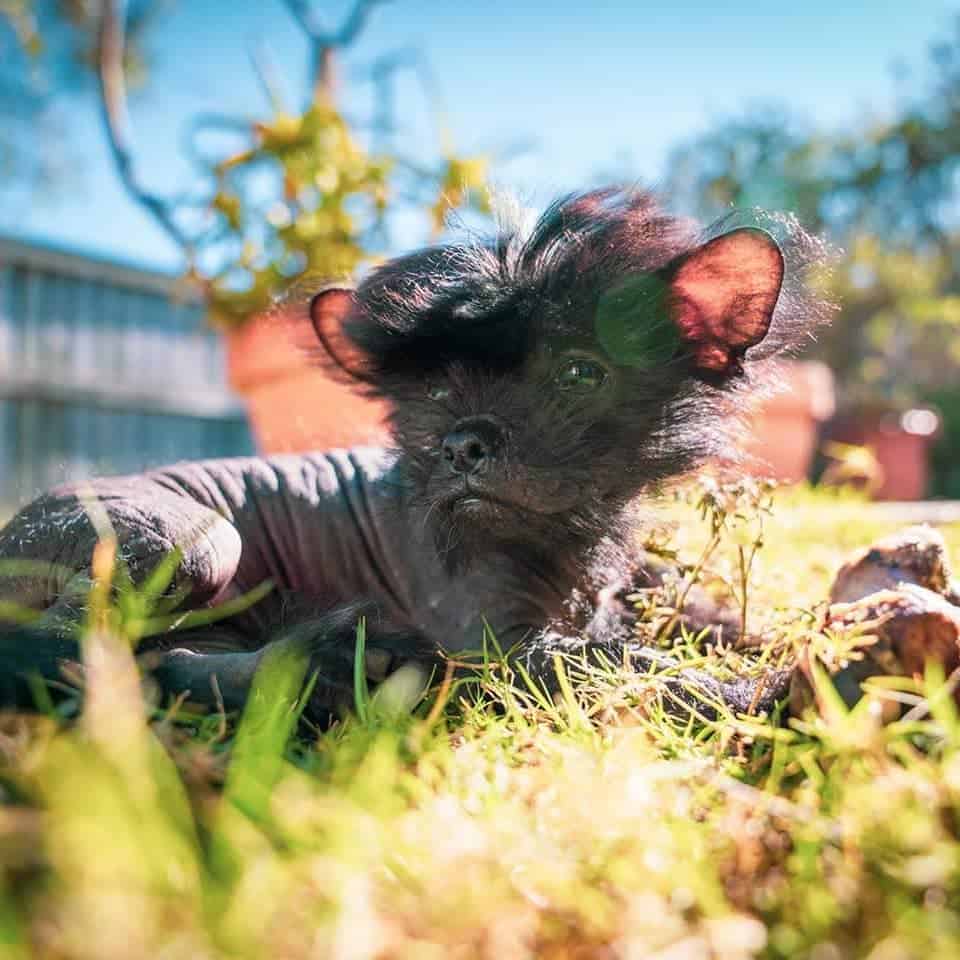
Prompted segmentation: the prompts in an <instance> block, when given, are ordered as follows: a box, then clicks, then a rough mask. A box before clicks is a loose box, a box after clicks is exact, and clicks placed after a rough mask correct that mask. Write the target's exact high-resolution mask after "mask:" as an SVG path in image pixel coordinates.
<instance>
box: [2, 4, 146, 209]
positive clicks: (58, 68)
mask: <svg viewBox="0 0 960 960" xmlns="http://www.w3.org/2000/svg"><path fill="white" fill-rule="evenodd" d="M163 6H165V4H163V3H151V2H141V3H139V4H135V5H133V6H132V7H131V9H130V11H129V13H128V23H129V26H128V42H127V48H126V62H127V74H128V82H129V83H130V84H131V85H132V86H133V87H134V88H135V89H136V88H139V86H140V84H141V83H142V82H143V80H144V78H145V75H146V60H145V55H144V48H143V43H142V40H143V37H144V34H145V32H146V30H147V27H148V26H149V24H150V23H151V22H152V21H153V20H154V19H155V17H156V15H157V14H158V12H159V11H160V10H161V9H162V7H163ZM96 10H97V5H96V4H93V3H84V2H82V0H0V112H2V115H3V118H4V123H3V126H2V127H0V197H2V199H3V211H4V213H5V214H6V215H7V216H15V213H14V212H13V211H15V210H16V209H17V208H18V207H19V206H20V203H21V202H27V201H34V200H36V198H38V197H45V196H47V195H51V194H52V196H53V198H54V199H55V198H56V196H57V193H58V190H59V189H61V188H68V187H71V186H75V180H74V178H72V177H71V172H72V171H73V170H74V169H75V165H76V162H77V161H76V157H74V156H72V155H71V152H70V150H69V149H68V146H67V145H68V144H69V142H70V113H71V111H70V109H69V107H70V102H71V100H75V98H77V97H82V96H89V95H90V93H91V92H92V91H93V88H94V74H93V72H92V69H91V68H92V67H93V65H94V64H95V60H96V27H97V16H96Z"/></svg>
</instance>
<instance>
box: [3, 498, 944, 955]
mask: <svg viewBox="0 0 960 960" xmlns="http://www.w3.org/2000/svg"><path fill="white" fill-rule="evenodd" d="M724 497H726V494H722V495H721V494H716V498H715V500H714V501H713V502H714V509H713V510H710V511H708V512H707V517H706V520H707V521H708V522H705V521H704V519H703V518H701V517H700V516H698V514H697V512H696V510H695V509H694V508H693V506H692V505H691V503H690V502H689V499H690V498H687V501H678V502H676V503H671V504H668V505H666V506H665V507H664V508H663V509H662V510H661V511H659V513H658V515H659V516H661V517H663V516H666V517H667V518H668V519H669V520H670V521H672V522H673V523H675V524H676V526H675V527H674V528H672V529H671V530H668V531H666V532H664V531H661V533H660V535H659V536H660V539H661V540H669V543H670V545H671V546H672V547H673V548H675V549H676V550H677V551H678V554H679V556H680V558H681V560H684V561H686V562H688V563H690V564H691V565H696V564H697V561H698V558H701V557H702V556H703V555H704V545H705V544H708V543H709V542H710V540H711V527H710V523H709V521H710V520H713V521H714V528H713V530H714V532H716V533H717V537H716V538H715V539H716V541H717V542H716V544H715V546H714V549H713V550H712V551H711V552H710V556H709V563H708V565H709V567H710V568H711V569H712V570H714V571H717V572H718V573H719V574H720V575H721V576H722V577H724V578H725V579H726V580H727V581H728V582H729V584H730V585H731V589H732V592H733V593H734V594H735V595H737V596H743V594H744V593H745V594H746V596H747V603H748V610H747V615H748V618H749V625H750V627H751V629H752V630H765V631H767V634H768V636H769V637H770V638H771V639H772V640H773V642H774V644H775V645H777V644H779V645H782V646H783V645H789V644H790V643H794V642H797V641H798V639H804V638H806V639H808V640H809V639H810V638H811V637H812V636H813V629H814V628H813V624H814V623H815V619H814V614H815V609H814V608H815V607H816V605H817V604H818V603H821V602H822V600H823V598H824V596H825V593H826V589H827V586H828V584H829V580H830V576H831V575H832V572H833V570H834V569H835V568H836V566H837V565H838V564H839V563H840V562H841V561H842V559H843V557H844V555H845V553H847V552H848V551H849V550H851V549H853V548H855V547H857V546H860V545H863V544H865V543H866V542H867V541H868V540H869V539H871V538H872V537H874V536H876V535H879V534H881V533H884V532H888V531H889V530H891V529H893V527H892V525H891V524H890V523H889V522H887V523H883V522H880V521H879V520H877V519H876V514H875V513H874V512H872V511H871V510H870V508H869V507H867V506H866V505H863V504H860V503H859V502H857V501H855V500H851V499H847V498H842V497H836V496H826V495H823V494H816V495H815V494H812V493H809V492H802V491H801V492H793V493H789V494H788V493H781V494H779V495H778V497H777V501H776V504H775V506H774V510H773V513H772V514H771V515H765V514H763V513H762V512H758V510H757V508H756V506H751V504H750V502H749V501H750V498H746V499H743V498H740V499H736V498H735V499H734V500H730V499H729V498H727V499H724ZM693 499H696V498H693ZM738 512H740V514H741V517H742V518H741V519H739V520H738V519H736V515H737V513H738ZM761 523H762V529H761ZM718 528H719V529H718ZM945 533H946V535H947V537H948V539H949V541H950V544H951V548H952V550H953V552H954V555H955V556H956V557H958V558H960V529H957V528H955V529H951V530H946V531H945ZM761 534H762V547H760V549H759V550H757V551H756V552H755V556H753V558H752V561H751V559H750V558H751V554H753V553H754V546H755V545H756V544H757V543H758V541H759V540H760V539H761ZM744 569H748V570H749V578H748V580H747V581H746V590H744V582H743V578H742V576H741V572H742V571H743V570H744ZM661 599H663V598H661ZM92 604H93V612H92V614H91V618H90V629H89V630H88V631H87V634H86V637H85V653H86V657H87V662H88V676H87V685H88V692H87V700H86V706H85V708H84V710H83V713H82V714H81V716H80V718H79V720H78V721H76V722H73V723H64V722H63V721H62V720H61V719H59V718H58V716H57V715H56V714H49V715H45V716H32V717H31V716H25V715H7V716H6V717H4V718H3V719H2V721H0V796H2V799H3V805H2V806H0V885H2V886H0V958H5V957H11V958H13V957H26V956H40V957H51V958H53V957H56V958H65V957H97V958H100V957H117V958H131V957H164V958H168V957H169V958H173V957H177V958H179V957H185V958H186V957H189V958H196V957H270V958H273V957H283V958H286V957H324V958H325V957H336V958H366V957H371V958H372V957H417V958H419V957H423V958H434V957H436V958H438V960H439V958H445V957H464V958H466V957H475V956H476V957H491V958H512V957H524V956H539V957H627V958H647V957H659V958H662V960H688V958H689V960H699V958H706V957H718V958H724V960H733V958H741V957H753V956H759V957H811V958H814V960H834V958H844V957H870V958H871V960H899V958H906V957H924V958H938V957H952V956H960V913H958V907H960V717H958V715H957V711H956V708H955V707H954V705H953V701H952V699H950V698H949V697H948V696H945V695H944V691H943V690H942V684H943V678H942V677H938V676H936V675H935V671H934V672H931V674H930V676H928V678H927V680H926V683H925V685H923V688H922V689H919V690H913V692H912V694H910V693H909V691H908V695H910V696H912V697H913V700H914V702H915V703H916V704H917V707H916V709H915V710H914V711H913V717H912V718H911V719H910V720H909V721H907V720H905V721H901V722H899V723H895V724H891V725H888V726H881V725H880V724H879V723H878V722H877V720H876V719H875V717H876V711H875V710H873V709H872V708H871V704H870V702H868V701H864V702H863V703H861V705H860V706H858V707H857V708H855V709H854V710H853V711H847V710H846V709H845V708H843V707H842V705H840V704H837V703H834V704H833V707H832V709H831V710H829V711H828V713H829V715H828V716H812V715H811V716H807V717H805V718H803V719H802V720H792V721H790V722H789V723H788V724H786V725H781V726H775V725H773V724H772V723H769V722H767V721H765V720H756V719H743V718H741V719H737V718H734V717H729V716H728V717H723V718H721V719H720V720H719V721H717V722H712V723H711V722H699V723H690V724H686V725H685V724H681V723H679V722H678V721H676V720H671V719H670V718H669V717H668V716H666V715H665V714H664V713H663V711H662V710H661V709H660V708H659V706H658V703H657V700H656V697H655V696H652V692H655V690H656V687H657V681H656V678H651V677H648V676H645V675H637V674H625V673H621V674H620V675H618V676H614V675H613V674H612V673H608V674H607V675H595V676H593V677H592V678H591V680H590V681H589V682H587V683H583V684H580V685H576V684H573V685H570V686H566V687H565V695H564V696H563V697H561V698H560V699H559V701H558V703H557V704H556V705H554V704H552V703H550V702H547V701H545V700H543V699H542V698H540V697H538V696H537V695H535V693H534V692H532V691H530V690H529V689H526V688H525V687H524V685H523V683H522V682H521V681H519V680H517V678H515V680H516V683H515V684H514V685H513V686H510V685H509V684H507V683H506V682H505V681H504V679H503V677H502V674H501V673H499V672H497V670H496V669H494V668H493V666H488V669H487V670H486V672H485V673H483V675H482V676H481V678H480V682H479V684H470V685H454V686H444V685H443V684H440V683H438V684H436V685H435V686H434V687H433V688H432V689H431V691H430V692H429V693H428V694H427V695H426V697H424V698H423V699H422V700H420V701H419V702H416V703H415V704H413V700H414V698H415V696H416V693H415V692H414V693H411V688H410V685H409V684H407V686H406V687H405V688H404V686H403V685H404V682H405V681H404V678H400V680H398V681H397V682H396V684H395V687H396V689H388V690H387V692H386V693H385V694H384V693H382V692H380V693H378V694H375V695H374V696H371V695H370V694H369V693H368V691H367V689H366V684H365V681H364V679H363V678H362V677H358V678H357V684H356V696H357V700H358V708H357V710H356V712H355V714H354V715H353V716H351V717H350V718H347V719H345V720H344V721H343V722H342V723H340V724H338V725H336V726H335V727H334V728H333V729H332V730H330V731H328V732H325V733H322V734H317V735H315V736H311V737H300V738H297V737H293V738H291V732H292V731H294V729H295V724H296V705H295V703H294V702H293V695H294V691H295V690H296V689H298V686H299V679H300V675H301V674H302V672H303V669H304V665H303V664H302V663H298V662H296V660H295V659H293V660H290V658H277V659H276V660H275V661H274V662H273V663H272V665H271V666H270V668H269V669H267V670H265V671H263V672H262V674H261V676H260V678H259V683H258V689H257V691H256V693H255V695H254V697H253V699H252V701H251V704H250V706H249V708H248V710H247V712H246V715H245V716H244V718H243V720H242V722H241V723H240V724H239V727H238V728H237V727H235V726H234V725H233V724H232V723H231V722H228V721H227V720H226V719H225V718H223V717H217V716H199V715H191V713H190V712H189V709H188V706H187V705H180V706H179V707H178V708H176V709H170V710H165V711H156V710H153V711H149V710H148V709H147V708H146V707H145V706H144V703H143V699H142V697H141V694H140V687H139V682H138V678H137V676H136V671H135V667H134V663H133V659H132V656H131V653H130V645H129V644H128V643H124V642H121V640H120V639H119V638H120V637H122V636H123V633H124V629H125V623H126V621H125V620H124V616H123V615H122V611H121V612H119V613H118V611H117V609H116V608H110V607H109V606H108V605H107V603H106V600H105V598H104V596H103V595H100V596H94V597H93V598H92ZM126 609H127V611H128V613H129V611H130V610H133V611H134V612H135V613H136V615H137V616H139V617H141V618H142V614H143V611H142V609H139V608H138V607H137V604H135V603H134V604H130V603H129V602H128V603H127V606H126ZM817 639H818V641H819V642H822V643H827V642H829V640H830V638H824V637H819V638H817ZM358 640H359V641H360V642H362V632H361V635H360V637H359V638H358ZM680 654H681V655H682V656H683V657H685V658H688V659H691V660H692V659H698V660H699V661H702V660H703V659H704V652H703V651H702V650H699V649H698V648H697V647H696V645H695V644H693V643H690V644H686V645H684V646H682V647H681V648H680ZM706 660H707V665H708V668H709V669H716V670H722V669H724V666H725V663H724V661H723V654H722V652H721V653H720V654H718V653H716V652H709V651H708V652H707V656H706ZM406 679H407V680H409V678H406ZM908 686H909V685H908ZM879 695H882V691H881V692H880V693H879V694H878V696H879Z"/></svg>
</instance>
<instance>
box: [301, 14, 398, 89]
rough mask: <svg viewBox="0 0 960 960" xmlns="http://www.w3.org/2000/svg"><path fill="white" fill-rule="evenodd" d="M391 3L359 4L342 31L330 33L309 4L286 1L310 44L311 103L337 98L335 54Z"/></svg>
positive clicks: (348, 16) (354, 38) (348, 15)
mask: <svg viewBox="0 0 960 960" xmlns="http://www.w3.org/2000/svg"><path fill="white" fill-rule="evenodd" d="M386 2H387V0H357V2H356V3H355V4H354V5H353V9H352V10H351V11H350V13H349V14H347V18H346V19H345V20H344V21H343V23H342V24H341V26H340V29H339V30H334V31H332V32H331V31H330V30H327V29H326V28H325V27H324V25H323V23H322V22H321V20H320V18H319V17H318V15H317V12H316V10H315V9H314V7H313V4H311V3H310V2H309V0H286V4H287V9H288V10H289V11H290V13H291V14H292V15H293V18H294V19H295V20H296V21H297V23H298V24H300V28H301V29H302V30H303V32H304V33H305V34H306V35H307V38H308V40H309V41H310V58H311V66H310V77H311V88H310V102H311V103H318V102H319V101H321V100H325V99H329V98H330V97H332V96H333V92H334V86H335V78H334V73H333V71H334V53H335V52H336V51H337V50H340V49H342V48H343V47H348V46H350V44H352V43H353V42H354V41H355V40H356V39H357V37H358V36H359V35H360V32H361V31H362V30H363V28H364V27H365V26H366V24H367V20H368V18H369V17H370V14H371V13H372V12H373V8H374V7H376V6H377V5H378V4H381V3H386Z"/></svg>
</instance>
